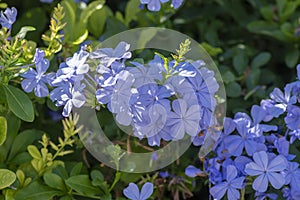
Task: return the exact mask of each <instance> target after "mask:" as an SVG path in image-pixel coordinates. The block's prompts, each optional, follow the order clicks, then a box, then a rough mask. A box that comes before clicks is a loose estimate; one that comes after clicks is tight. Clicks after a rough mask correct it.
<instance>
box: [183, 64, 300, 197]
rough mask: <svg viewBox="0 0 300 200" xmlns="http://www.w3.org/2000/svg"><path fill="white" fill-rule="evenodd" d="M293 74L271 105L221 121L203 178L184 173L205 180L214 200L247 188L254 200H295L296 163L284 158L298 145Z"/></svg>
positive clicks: (299, 187) (299, 175) (299, 118)
mask: <svg viewBox="0 0 300 200" xmlns="http://www.w3.org/2000/svg"><path fill="white" fill-rule="evenodd" d="M297 72H298V80H297V81H295V82H292V83H290V84H287V85H286V86H285V88H284V91H281V90H280V89H278V88H275V89H274V90H273V92H272V93H271V94H270V99H267V100H262V101H261V103H260V105H254V106H252V109H251V116H249V115H247V114H245V113H237V114H236V115H235V116H234V118H233V119H231V118H226V119H225V121H224V130H223V132H220V135H221V137H220V138H219V140H218V142H217V144H216V145H215V147H214V152H215V156H214V157H212V158H207V159H206V160H205V162H204V168H205V172H203V171H201V170H200V169H197V168H196V167H194V166H189V167H187V168H186V174H187V175H188V176H190V177H195V176H197V175H200V174H202V175H203V174H204V173H206V174H208V176H209V181H210V183H211V184H212V185H213V187H211V188H210V194H211V195H212V196H213V197H214V198H215V199H222V198H223V197H224V196H225V194H226V193H227V198H228V199H240V198H241V197H242V198H244V197H245V194H246V195H247V193H249V191H251V187H252V189H253V190H254V191H255V194H254V197H255V199H266V198H268V199H277V198H278V196H279V195H282V196H283V197H284V198H285V199H300V168H299V163H297V162H295V161H293V160H294V159H295V158H296V155H293V154H290V153H289V147H290V146H291V145H292V144H293V143H295V142H297V141H298V140H299V139H300V107H299V105H297V104H298V103H299V102H300V98H299V97H300V65H298V66H297ZM283 121H284V122H283ZM267 122H269V123H271V124H273V125H269V124H265V123H267ZM279 189H281V193H282V194H279V192H278V190H279ZM276 190H277V192H274V191H276ZM241 195H242V196H241ZM251 198H253V197H251Z"/></svg>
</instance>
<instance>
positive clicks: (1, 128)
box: [0, 116, 7, 145]
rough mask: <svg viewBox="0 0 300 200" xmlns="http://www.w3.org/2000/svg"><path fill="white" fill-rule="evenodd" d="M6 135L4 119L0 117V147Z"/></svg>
mask: <svg viewBox="0 0 300 200" xmlns="http://www.w3.org/2000/svg"><path fill="white" fill-rule="evenodd" d="M6 135H7V121H6V118H5V117H3V116H0V145H2V144H3V143H4V142H5V140H6Z"/></svg>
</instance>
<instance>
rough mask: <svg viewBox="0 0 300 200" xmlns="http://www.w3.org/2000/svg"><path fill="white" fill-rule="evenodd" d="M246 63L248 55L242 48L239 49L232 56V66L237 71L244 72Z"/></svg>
mask: <svg viewBox="0 0 300 200" xmlns="http://www.w3.org/2000/svg"><path fill="white" fill-rule="evenodd" d="M247 65H248V57H247V55H246V53H245V51H243V50H239V51H238V53H237V54H236V55H235V56H234V58H233V67H234V69H235V70H236V71H237V72H238V73H239V74H242V73H244V71H245V69H246V67H247Z"/></svg>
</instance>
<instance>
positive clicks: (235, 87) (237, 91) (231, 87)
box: [226, 82, 242, 97]
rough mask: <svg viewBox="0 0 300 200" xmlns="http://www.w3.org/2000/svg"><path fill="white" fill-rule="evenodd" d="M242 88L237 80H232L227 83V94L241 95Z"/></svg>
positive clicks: (229, 95) (230, 95) (232, 95)
mask: <svg viewBox="0 0 300 200" xmlns="http://www.w3.org/2000/svg"><path fill="white" fill-rule="evenodd" d="M241 91H242V88H241V86H240V85H239V84H238V83H237V82H231V83H229V84H228V85H226V94H227V96H228V97H239V96H240V95H241Z"/></svg>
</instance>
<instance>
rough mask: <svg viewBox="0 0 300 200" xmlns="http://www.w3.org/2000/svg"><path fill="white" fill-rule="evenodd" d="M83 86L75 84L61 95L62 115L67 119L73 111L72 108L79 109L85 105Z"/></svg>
mask: <svg viewBox="0 0 300 200" xmlns="http://www.w3.org/2000/svg"><path fill="white" fill-rule="evenodd" d="M84 87H85V86H84V85H83V84H80V83H79V82H76V83H75V84H74V86H71V87H69V88H70V89H69V90H68V91H67V92H66V93H64V94H62V96H61V101H62V102H64V104H65V106H64V108H63V113H62V115H63V116H64V117H68V116H69V115H70V113H71V111H72V109H73V106H75V107H76V108H80V107H82V106H83V105H84V103H85V100H86V99H85V96H84V94H83V92H82V91H83V89H84Z"/></svg>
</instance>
